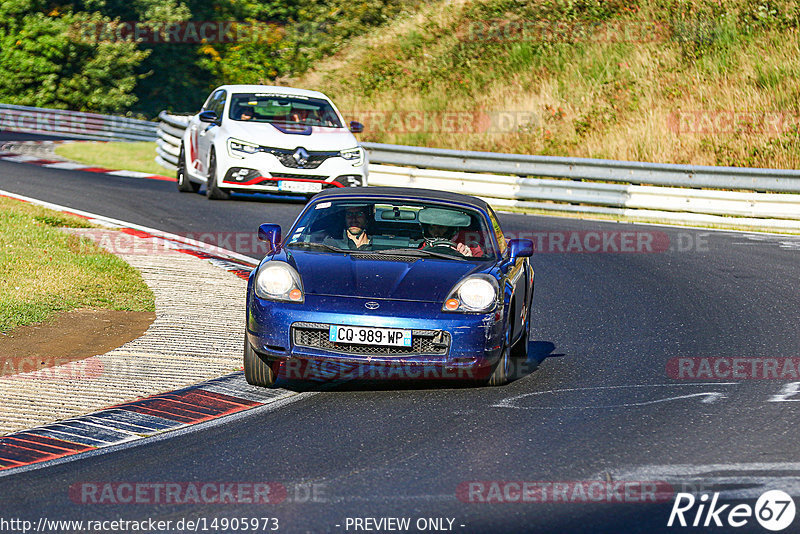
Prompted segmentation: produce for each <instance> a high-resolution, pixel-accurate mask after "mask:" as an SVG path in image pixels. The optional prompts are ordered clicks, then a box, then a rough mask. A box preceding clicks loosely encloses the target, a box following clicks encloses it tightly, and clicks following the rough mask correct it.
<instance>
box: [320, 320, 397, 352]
mask: <svg viewBox="0 0 800 534" xmlns="http://www.w3.org/2000/svg"><path fill="white" fill-rule="evenodd" d="M328 340H329V341H332V342H334V343H357V344H359V345H383V346H388V347H410V346H411V330H401V329H399V328H373V327H370V326H342V325H335V324H332V325H331V328H330V330H328Z"/></svg>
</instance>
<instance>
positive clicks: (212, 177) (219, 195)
mask: <svg viewBox="0 0 800 534" xmlns="http://www.w3.org/2000/svg"><path fill="white" fill-rule="evenodd" d="M206 196H207V197H208V198H209V199H210V200H228V199H229V198H231V194H230V193H228V192H227V191H225V190H224V189H220V188H219V187H217V155H216V154H214V152H212V153H211V158H210V160H209V162H208V182H207V183H206Z"/></svg>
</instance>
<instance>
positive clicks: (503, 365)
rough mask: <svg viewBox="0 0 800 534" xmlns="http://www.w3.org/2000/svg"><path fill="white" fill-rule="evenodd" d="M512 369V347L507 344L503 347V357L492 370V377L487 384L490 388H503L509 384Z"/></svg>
mask: <svg viewBox="0 0 800 534" xmlns="http://www.w3.org/2000/svg"><path fill="white" fill-rule="evenodd" d="M510 369H511V347H509V346H508V344H506V346H505V347H503V355H502V356H501V357H500V359H499V360H498V361H497V363H496V364H495V366H494V369H493V370H492V376H490V377H489V381H488V382H487V384H488V385H490V386H502V385H504V384H506V383H507V382H508V375H509V371H510Z"/></svg>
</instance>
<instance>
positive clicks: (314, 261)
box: [275, 250, 488, 302]
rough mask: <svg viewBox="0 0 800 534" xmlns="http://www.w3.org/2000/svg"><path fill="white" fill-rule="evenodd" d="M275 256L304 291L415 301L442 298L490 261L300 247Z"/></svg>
mask: <svg viewBox="0 0 800 534" xmlns="http://www.w3.org/2000/svg"><path fill="white" fill-rule="evenodd" d="M284 254H285V256H284ZM280 256H284V257H283V258H281V257H280ZM275 259H279V260H280V259H285V261H287V262H288V263H290V264H292V265H293V266H294V267H295V268H296V269H297V271H298V272H299V273H300V277H301V278H302V280H303V289H304V291H305V293H306V294H316V295H325V296H350V297H363V298H370V299H395V300H409V301H417V302H443V301H444V299H445V298H446V297H447V294H448V292H449V291H450V290H451V289H452V288H453V286H454V285H455V284H456V282H458V281H459V280H461V279H462V278H463V277H464V276H466V275H468V274H471V273H474V272H482V271H485V270H486V269H487V267H488V265H487V263H486V262H480V263H476V262H470V261H460V260H444V259H438V258H420V259H416V261H408V262H406V261H398V260H390V259H379V260H378V259H363V258H359V257H358V256H357V255H356V256H355V257H353V256H352V255H350V254H327V253H324V252H323V253H320V252H308V251H296V250H292V251H286V250H284V251H283V254H278V255H277V256H276V258H275ZM410 259H411V258H410ZM410 259H409V260H410Z"/></svg>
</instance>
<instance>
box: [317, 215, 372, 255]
mask: <svg viewBox="0 0 800 534" xmlns="http://www.w3.org/2000/svg"><path fill="white" fill-rule="evenodd" d="M371 211H372V210H371V209H370V206H367V205H363V206H347V208H345V212H344V235H343V236H342V237H341V238H336V237H333V236H329V237H326V238H325V240H324V243H325V244H326V245H332V246H335V247H338V248H345V249H355V250H365V249H371V248H372V239H370V237H369V234H367V228H368V227H369V218H370V213H371Z"/></svg>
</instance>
